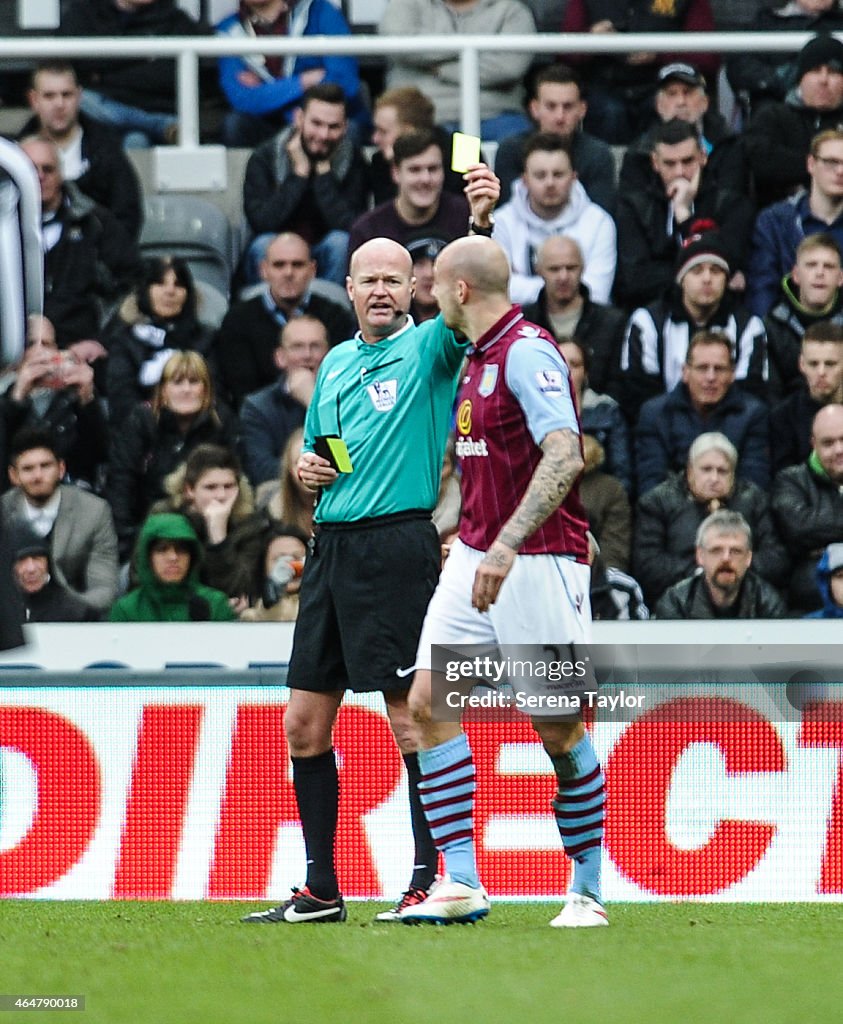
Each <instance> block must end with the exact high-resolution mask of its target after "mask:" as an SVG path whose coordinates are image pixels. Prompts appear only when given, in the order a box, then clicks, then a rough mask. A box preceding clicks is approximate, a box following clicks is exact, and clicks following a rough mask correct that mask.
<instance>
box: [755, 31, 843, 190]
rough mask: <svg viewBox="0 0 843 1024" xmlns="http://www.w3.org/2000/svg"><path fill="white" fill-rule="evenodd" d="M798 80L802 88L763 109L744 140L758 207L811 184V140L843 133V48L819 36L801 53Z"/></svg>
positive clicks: (832, 37)
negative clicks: (828, 132) (832, 132)
mask: <svg viewBox="0 0 843 1024" xmlns="http://www.w3.org/2000/svg"><path fill="white" fill-rule="evenodd" d="M796 75H797V85H796V86H795V87H794V88H793V89H791V90H790V92H789V93H788V94H787V96H786V97H785V99H784V100H783V101H782V102H780V103H768V104H767V105H766V106H764V107H762V108H761V110H759V111H758V113H757V114H756V115H755V117H754V118H753V119H752V121H751V123H750V125H749V128H748V129H747V131H746V133H745V136H744V138H745V142H746V154H747V160H748V161H749V165H750V169H751V170H752V172H753V174H754V176H755V189H756V196H757V200H758V205H759V206H767V205H769V204H770V203H772V202H775V201H776V200H778V199H783V198H784V197H785V196H787V195H790V193H792V192H793V191H794V189H796V188H799V187H800V186H805V185H807V183H808V182H807V179H808V173H807V168H806V163H805V161H806V159H807V157H808V153H809V150H810V147H811V139H812V138H813V137H814V136H815V135H817V134H818V133H819V132H822V131H826V130H828V129H840V128H843V43H841V42H840V40H838V39H836V38H835V37H834V36H832V35H817V36H814V38H813V39H811V40H809V41H808V42H807V43H806V44H805V46H803V48H802V50H801V51H800V52H799V57H798V59H797V62H796Z"/></svg>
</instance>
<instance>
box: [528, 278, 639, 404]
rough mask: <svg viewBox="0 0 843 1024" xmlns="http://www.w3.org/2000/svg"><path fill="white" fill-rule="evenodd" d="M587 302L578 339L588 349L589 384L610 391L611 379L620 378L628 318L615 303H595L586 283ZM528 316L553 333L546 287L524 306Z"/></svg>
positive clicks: (583, 290) (584, 297)
mask: <svg viewBox="0 0 843 1024" xmlns="http://www.w3.org/2000/svg"><path fill="white" fill-rule="evenodd" d="M580 294H581V295H582V297H583V299H584V300H585V301H584V304H583V307H582V313H581V314H580V320H579V323H578V324H577V329H576V331H575V332H574V333H575V335H576V338H577V341H580V342H582V343H583V344H584V345H586V346H587V348H588V357H589V368H588V386H589V387H590V388H591V389H592V390H593V391H597V392H598V393H600V394H603V393H604V392H606V391H607V390H608V386H609V382H610V381H611V380H613V379H614V378H616V377H617V375H618V371H619V367H620V355H621V345H622V344H623V334H624V328H625V327H626V317H625V315H624V313H623V311H622V310H620V309H616V308H615V307H614V306H603V305H601V304H600V303H599V302H592V301H591V298H590V296H589V293H588V288H587V287H586V285H584V284H581V285H580ZM524 317H525V318H526V319H527V320H530V321H532V323H534V324H538V325H539V326H540V327H544V329H545V330H546V331H548V332H549V333H550V334H553V333H554V331H553V324H552V323H551V320H550V315H549V314H548V312H547V289H546V288H545V287H542V290H541V291H540V292H539V297H538V298H537V299H536V301H535V302H533V303H531V304H530V305H529V306H524Z"/></svg>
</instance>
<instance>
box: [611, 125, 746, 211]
mask: <svg viewBox="0 0 843 1024" xmlns="http://www.w3.org/2000/svg"><path fill="white" fill-rule="evenodd" d="M660 125H661V121H658V122H657V123H656V124H654V125H653V126H651V127H650V128H648V129H647V131H645V132H643V133H642V134H641V135H639V136H638V138H637V139H635V140H634V141H633V142H631V143H630V144H629V146H628V147H627V150H626V153H624V157H623V162H622V163H621V172H620V177H619V181H618V188H619V189H620V191H621V192H628V191H629V190H630V189H635V188H646V187H647V184H648V182H651V181H652V174H653V165H652V163H651V160H650V154H651V153H652V150H653V142H654V138H655V134H656V131H657V130H658V128H659V126H660ZM702 134H703V138H704V140H705V142H707V143H708V144H709V145H710V146H711V152H710V153H709V154H708V158H707V160H706V163H705V178H706V182H707V183H708V184H709V185H710V186H712V187H714V188H722V189H726V190H728V191H731V192H739V193H741V194H746V193H747V191H748V188H749V173H748V168H747V166H746V154H745V153H744V149H743V141H742V139H741V137H740V136H739V135H735V133H734V132H733V131H732V130H731V129H730V128H729V126H728V125H727V124H726V121H725V119H724V118H723V116H722V114H718V113H717V111H716V110H711V109H709V110H707V111H706V112H705V114H704V115H703V119H702Z"/></svg>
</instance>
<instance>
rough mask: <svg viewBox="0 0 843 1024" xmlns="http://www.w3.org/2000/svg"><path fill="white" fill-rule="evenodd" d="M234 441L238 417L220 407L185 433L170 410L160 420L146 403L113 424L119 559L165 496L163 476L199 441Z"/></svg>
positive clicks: (111, 496)
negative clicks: (235, 422) (155, 504)
mask: <svg viewBox="0 0 843 1024" xmlns="http://www.w3.org/2000/svg"><path fill="white" fill-rule="evenodd" d="M236 443H237V435H236V429H235V424H234V421H233V420H232V418H231V417H230V416H229V415H227V414H226V413H225V412H224V411H222V410H221V411H220V413H219V419H217V417H215V416H213V415H211V414H209V413H202V414H201V415H200V416H199V417H197V419H196V420H195V422H194V423H193V424H192V426H191V427H190V428H189V429H188V431H187V433H182V432H181V430H180V429H179V427H178V423H177V422H176V418H175V416H173V414H172V413H171V412H170V411H169V410H168V409H163V410H162V411H161V415H160V416H159V417H158V419H156V418H155V415H154V414H153V412H152V410H151V409H150V408H149V406H148V405H137V406H135V408H134V410H133V411H132V413H131V415H129V416H128V417H127V418H126V419H125V420H122V421H120V422H119V423H118V424H115V426H114V429H113V432H112V439H111V455H110V458H109V464H108V489H107V492H106V493H107V495H108V500H109V501H110V502H111V508H112V511H113V512H114V525H115V526H116V528H117V540H118V543H119V549H120V560H121V562H122V561H125V560H126V559H127V558H128V557H129V555H130V554H131V552H132V547H133V546H134V542H135V537H136V535H137V531H138V529H139V527H140V525H141V523H142V521H143V519H144V517H145V516H146V514H147V513H148V511H149V509H150V508H151V507H152V504H153V503H154V502H155V501H157V500H159V499H160V498H163V497H164V495H165V492H164V478H165V477H166V476H167V475H168V474H169V473H172V471H173V470H174V469H175V468H176V467H177V466H178V465H180V463H182V462H184V460H185V459H186V458H187V456H188V455H189V454H190V453H191V451H193V449H194V448H195V447H196V446H197V445H200V444H221V445H229V446H231V447H234V446H235V445H236Z"/></svg>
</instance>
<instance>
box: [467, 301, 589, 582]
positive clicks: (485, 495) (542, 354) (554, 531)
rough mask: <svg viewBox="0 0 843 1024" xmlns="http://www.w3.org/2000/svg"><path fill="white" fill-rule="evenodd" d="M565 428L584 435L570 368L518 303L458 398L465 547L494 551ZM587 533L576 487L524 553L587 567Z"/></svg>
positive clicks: (471, 363) (473, 364)
mask: <svg viewBox="0 0 843 1024" xmlns="http://www.w3.org/2000/svg"><path fill="white" fill-rule="evenodd" d="M564 429H569V430H573V431H574V432H575V433H576V434H579V433H580V425H579V419H578V416H577V412H576V404H575V400H574V391H573V385H572V383H571V379H570V375H569V373H568V367H567V364H566V363H565V360H564V358H563V357H562V355H561V353H560V352H559V349H558V348H557V347H556V343H555V342H554V341H553V339H552V338H551V336H550V335H549V334H548V333H547V331H545V330H544V329H543V328H541V327H538V326H536V324H533V323H530V322H529V321H528V320H525V319H524V315H523V313H522V312H521V309H520V307H518V306H513V307H512V309H511V310H510V311H509V312H508V313H507V314H506V315H505V316H503V317H502V318H501V319H500V320H499V321H498V322H497V323H496V324H495V325H494V326H493V327H491V328H490V329H489V330H488V331H487V332H486V333H485V334H484V335H483V337H482V338H480V339H479V340H478V341H477V343H476V345H475V347H474V350H473V351H470V352H469V360H468V369H467V370H466V374H465V377H464V378H463V382H462V386H461V388H460V392H459V396H458V399H457V437H456V454H457V457H458V458H459V460H460V467H461V469H462V516H461V519H460V540H462V541H463V543H465V544H468V545H469V547H472V548H476V549H478V550H480V551H485V550H487V549H488V548H489V547H490V546H491V544H492V542H493V541H494V540H495V539H496V537H497V536H498V534H499V533H500V530H501V527H502V526H503V524H504V523H505V522H506V521H507V520H508V519H509V518H510V516H511V515H512V513H513V512H514V511H515V508H516V507H517V505H518V503H519V502H520V501H521V499H522V498H523V496H524V492H525V491H526V490H527V485H528V484H529V482H530V479H531V478H532V476H533V473H534V472H535V470H536V467H537V466H538V464H539V461H540V460H541V457H542V451H541V447H540V445H541V443H542V441H544V439H545V437H547V435H548V434H549V433H550V432H551V431H552V430H564ZM587 529H588V520H587V518H586V514H585V511H584V510H583V507H582V503H581V502H580V498H579V490H578V486H577V484H575V485H574V486H573V487H572V488H571V490H570V491H569V493H568V495H567V497H566V498H565V501H564V502H563V503H562V505H561V506H560V507H559V508H558V509H557V510H556V511H554V512H553V513H551V515H550V517H549V518H548V519H547V521H546V522H545V523H544V524H543V525H542V526H540V527H539V529H538V530H536V531H535V533H533V534H532V536H530V537H528V538H527V540H526V541H525V542H524V544H523V545H522V546H521V549H520V550H521V553H522V554H557V555H570V556H572V557H573V558H575V559H577V561H581V562H585V561H587V557H588V543H587V541H586V530H587Z"/></svg>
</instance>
